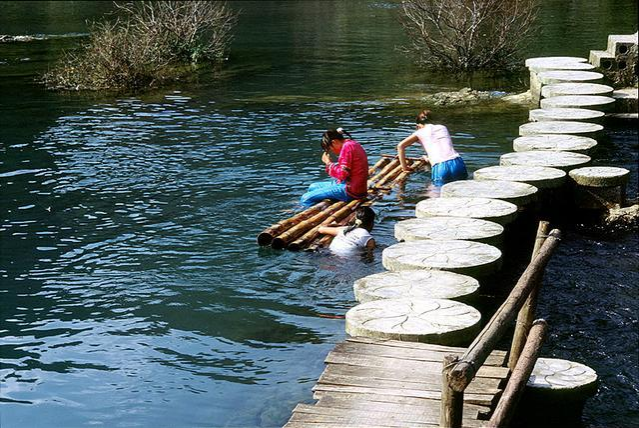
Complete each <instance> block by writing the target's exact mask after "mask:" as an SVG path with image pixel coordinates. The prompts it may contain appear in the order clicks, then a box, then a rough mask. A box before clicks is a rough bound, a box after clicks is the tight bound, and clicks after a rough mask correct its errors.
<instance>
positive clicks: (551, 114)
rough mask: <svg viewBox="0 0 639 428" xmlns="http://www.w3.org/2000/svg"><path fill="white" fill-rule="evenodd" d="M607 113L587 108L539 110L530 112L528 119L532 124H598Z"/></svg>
mask: <svg viewBox="0 0 639 428" xmlns="http://www.w3.org/2000/svg"><path fill="white" fill-rule="evenodd" d="M604 116H605V113H604V112H602V111H598V110H589V109H585V108H539V109H535V110H530V113H529V115H528V119H529V120H530V121H532V122H544V121H546V122H547V121H564V120H567V121H585V122H598V121H600V120H602V119H603V117H604Z"/></svg>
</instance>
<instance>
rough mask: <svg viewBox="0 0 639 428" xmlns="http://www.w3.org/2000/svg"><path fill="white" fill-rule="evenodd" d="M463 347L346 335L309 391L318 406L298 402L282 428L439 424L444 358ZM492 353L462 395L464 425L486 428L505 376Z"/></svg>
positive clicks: (502, 355) (501, 354)
mask: <svg viewBox="0 0 639 428" xmlns="http://www.w3.org/2000/svg"><path fill="white" fill-rule="evenodd" d="M464 351H465V349H464V348H453V347H448V346H439V345H429V344H424V343H415V342H402V341H397V340H378V339H369V338H364V337H351V338H349V339H347V340H346V341H345V342H343V343H339V344H337V345H336V346H335V349H334V350H333V351H331V352H330V353H329V354H328V356H327V357H326V364H327V367H326V369H325V370H324V373H322V375H321V377H320V378H319V380H318V382H317V385H315V387H314V388H313V391H314V398H315V399H316V400H318V401H317V403H315V404H313V405H310V404H298V405H297V407H295V409H294V410H293V415H292V416H291V418H290V420H289V421H288V423H287V424H286V425H285V426H284V427H285V428H320V427H321V428H338V427H340V428H343V427H353V428H382V427H386V428H401V427H410V428H419V427H436V426H439V411H440V398H441V384H442V382H441V376H442V375H441V371H442V361H443V359H444V355H449V354H456V355H462V354H463V353H464ZM505 360H506V352H505V351H494V352H493V353H492V354H491V355H490V356H489V357H488V359H487V361H486V363H485V364H484V366H482V367H481V368H480V369H479V371H478V374H477V376H476V378H475V379H474V380H473V381H472V382H471V383H470V385H469V386H468V388H467V389H466V392H465V394H464V420H463V425H464V427H482V426H485V424H486V419H488V417H489V415H490V413H491V412H492V411H493V409H494V407H495V405H496V404H497V400H498V399H499V396H500V394H501V392H502V387H503V385H504V384H505V381H506V379H507V377H508V375H509V373H510V372H509V370H508V368H506V367H503V365H504V363H505Z"/></svg>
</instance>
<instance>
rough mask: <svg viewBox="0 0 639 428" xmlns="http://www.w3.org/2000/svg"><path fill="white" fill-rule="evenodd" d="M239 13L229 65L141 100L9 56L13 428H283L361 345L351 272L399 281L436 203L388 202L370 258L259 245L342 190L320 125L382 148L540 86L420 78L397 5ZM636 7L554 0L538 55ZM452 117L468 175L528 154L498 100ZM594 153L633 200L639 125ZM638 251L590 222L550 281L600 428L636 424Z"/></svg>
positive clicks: (1, 178) (29, 6)
mask: <svg viewBox="0 0 639 428" xmlns="http://www.w3.org/2000/svg"><path fill="white" fill-rule="evenodd" d="M232 6H233V7H234V8H238V9H242V11H243V13H242V15H241V20H240V25H239V27H238V29H237V30H238V33H237V37H236V40H235V43H234V45H233V51H232V56H231V58H230V61H229V63H228V65H227V67H226V68H225V69H224V70H223V71H222V72H221V74H219V75H215V76H214V75H213V73H203V74H202V75H201V76H199V78H198V79H197V80H196V81H192V82H185V83H182V84H177V85H175V86H174V87H171V88H168V89H166V90H162V91H156V92H152V93H147V94H143V95H120V96H109V95H77V94H56V93H50V92H45V91H43V90H42V88H41V87H40V86H38V85H37V84H35V83H34V82H33V79H34V77H35V76H37V75H38V74H39V73H41V72H43V71H44V70H46V68H47V66H48V64H49V63H50V61H52V60H53V59H54V58H56V57H57V56H58V55H59V53H60V51H61V49H63V48H67V47H71V46H73V45H74V44H76V43H77V42H78V40H81V39H78V38H76V37H66V38H53V39H50V40H42V41H34V42H31V43H21V44H6V45H0V75H1V76H2V79H0V93H1V94H2V97H1V98H0V100H1V101H0V109H1V112H0V113H1V114H0V125H1V129H2V132H1V133H0V193H1V195H2V206H1V208H0V239H1V245H0V279H1V286H0V302H1V303H0V309H1V313H2V318H1V319H2V324H1V326H0V330H1V332H2V342H0V358H1V359H2V360H1V361H2V366H1V367H0V373H1V375H2V382H3V384H2V394H1V395H0V402H1V403H2V405H1V407H0V412H1V417H2V419H1V422H2V426H3V428H4V427H27V426H28V427H40V426H42V427H45V426H46V427H81V426H89V425H98V426H99V425H102V426H114V427H124V426H134V427H146V426H158V427H173V426H184V427H195V426H209V427H221V426H226V427H258V426H259V427H270V426H280V425H282V424H283V423H284V422H285V421H286V420H287V419H288V417H289V416H290V412H291V410H292V408H293V407H294V406H295V404H296V403H298V402H302V401H306V402H310V401H311V398H312V395H311V387H312V386H313V384H314V383H315V381H316V380H317V377H318V376H319V374H320V373H321V371H322V370H323V367H324V365H323V359H324V357H325V355H326V354H327V352H328V351H329V350H330V349H331V348H332V347H333V346H334V344H335V343H337V342H339V341H341V340H343V339H344V337H345V333H344V322H343V319H341V317H342V316H343V314H344V313H345V311H346V310H347V309H348V308H350V307H352V306H353V304H354V300H353V295H352V282H353V281H354V280H355V279H357V278H359V277H361V276H364V275H367V274H371V273H375V272H379V271H381V270H382V269H383V268H382V266H381V250H382V249H383V248H384V247H386V246H388V245H391V244H392V243H393V242H394V238H393V226H394V224H395V222H396V221H397V220H400V219H403V218H407V217H411V216H413V212H414V211H413V210H414V206H415V203H416V202H417V201H418V200H419V199H420V198H422V197H423V195H424V194H425V192H426V184H427V179H426V177H427V176H426V175H424V176H420V177H416V178H415V179H412V180H411V181H410V182H409V184H408V185H407V186H406V188H405V189H404V191H403V192H401V193H394V194H393V195H391V196H390V197H389V198H388V199H387V200H386V201H385V202H383V203H380V204H378V205H376V211H377V214H378V219H379V221H378V224H377V226H376V229H375V231H374V234H375V237H376V239H377V241H378V243H379V244H380V248H379V249H378V250H376V252H375V253H374V256H373V257H372V258H370V259H362V260H355V261H350V262H349V263H344V262H343V261H341V260H338V259H336V258H334V257H331V256H329V255H327V254H325V253H317V254H308V253H291V252H280V251H273V250H270V249H265V248H258V247H257V246H256V244H255V237H256V235H257V233H258V232H259V231H260V230H262V229H263V228H265V227H266V226H268V225H270V224H272V223H274V222H276V221H277V220H279V219H281V218H283V217H285V216H286V215H287V212H286V211H287V210H289V209H291V208H293V207H294V206H295V204H296V201H297V198H298V197H299V195H300V194H301V193H302V192H303V191H304V189H305V188H306V186H307V185H308V184H309V183H310V182H312V181H314V180H317V179H319V178H321V177H322V173H321V168H320V167H319V166H320V161H319V156H320V153H319V150H318V146H319V137H320V135H321V132H322V131H323V130H324V129H326V128H328V127H330V126H335V125H341V126H344V127H345V128H346V129H348V130H350V131H352V132H353V134H354V136H355V137H356V138H357V139H358V140H360V141H361V142H362V143H363V144H364V145H365V147H366V149H367V151H368V153H369V154H370V156H371V159H376V157H377V155H378V154H380V153H390V152H392V150H393V147H394V145H395V144H396V143H397V142H398V141H399V140H400V139H401V138H403V137H404V136H406V135H407V133H408V132H410V130H411V124H410V122H411V119H412V117H413V115H414V113H415V112H416V111H417V110H418V109H419V108H421V107H422V105H421V103H420V96H421V95H422V94H428V93H434V92H438V91H445V90H456V89H459V88H461V87H463V86H466V85H468V84H472V85H473V86H474V87H476V88H479V89H491V90H499V91H505V92H516V91H520V90H522V89H524V88H525V76H524V75H519V74H517V75H510V76H501V77H498V78H493V79H486V78H483V79H473V80H471V81H469V80H454V79H452V78H451V77H450V76H445V75H437V74H433V73H423V72H420V71H419V70H417V69H415V68H414V67H413V66H412V65H411V63H410V61H409V60H408V59H407V58H405V57H404V56H402V55H401V54H400V53H399V52H397V51H396V50H395V46H397V45H399V44H402V43H404V42H405V41H404V39H403V37H404V36H403V34H402V31H401V29H400V28H399V27H398V26H397V22H396V20H395V13H396V11H397V3H396V2H374V1H360V0H357V1H349V2H338V1H335V2H328V1H322V2H320V1H294V2H276V1H268V2H267V1H260V2H248V1H243V2H236V3H232ZM586 6H587V7H586ZM109 8H110V3H108V2H100V3H92V2H5V3H3V12H4V14H3V15H2V16H0V33H8V34H49V35H50V34H54V35H71V36H76V35H78V34H82V33H84V32H86V25H85V20H87V19H94V18H95V17H97V16H100V15H101V14H102V13H104V12H106V11H108V10H109ZM636 18H637V5H636V3H633V2H631V1H609V2H598V3H596V4H592V2H586V1H585V0H584V1H579V2H563V1H548V2H545V9H544V10H543V22H544V23H545V25H544V29H543V30H544V31H543V33H542V34H541V35H540V36H539V40H538V41H537V42H536V43H533V44H532V45H531V47H530V52H529V55H528V56H539V55H579V56H587V53H588V51H589V50H590V49H603V48H604V47H605V40H606V37H607V34H608V33H609V32H613V33H620V34H623V33H630V32H633V31H635V30H634V26H635V25H636ZM611 29H612V30H611ZM566 37H570V40H571V43H570V44H567V43H565V40H566ZM213 77H215V79H214V78H213ZM438 113H439V114H440V117H441V118H442V120H444V121H445V122H446V124H448V125H449V128H450V130H451V132H452V133H453V134H454V136H455V139H456V146H457V148H458V149H459V150H460V151H461V152H463V154H464V157H465V159H466V160H467V163H468V166H469V169H470V170H471V171H474V170H476V169H478V168H481V167H484V166H489V165H495V164H497V163H498V158H499V155H500V154H502V153H504V152H509V151H511V150H512V149H511V147H512V144H511V143H512V139H513V138H514V137H515V136H516V135H517V130H518V126H519V124H521V123H523V122H525V121H526V118H527V110H526V109H525V108H521V107H516V106H503V105H501V104H496V105H491V106H489V107H487V106H481V107H464V108H450V109H447V110H443V111H440V112H438ZM415 153H418V152H417V151H415ZM596 162H597V164H602V165H604V164H609V165H618V166H625V167H627V168H630V169H631V170H632V171H633V175H632V179H631V183H630V186H629V189H630V193H631V195H630V196H636V189H637V167H636V164H637V132H636V130H634V129H633V128H632V127H628V128H625V127H622V128H621V129H619V130H617V131H615V132H614V134H612V135H611V136H610V141H609V142H607V143H606V144H604V147H603V148H602V149H601V150H600V151H599V153H598V154H597V157H596ZM638 253H639V248H638V245H637V239H636V236H635V235H633V234H629V235H622V236H618V237H613V238H611V239H601V238H596V237H593V236H591V234H588V233H586V232H584V231H581V230H580V229H579V228H578V227H576V228H572V229H571V230H567V231H566V239H565V240H564V242H563V243H562V246H561V247H560V250H559V252H558V254H557V255H556V256H555V258H554V259H553V261H552V263H551V265H550V267H549V271H548V274H547V276H546V278H547V279H546V284H545V289H544V292H543V296H542V302H541V307H540V314H541V315H543V316H544V317H546V318H547V319H548V321H549V323H550V328H551V336H550V338H549V340H548V341H547V343H546V345H545V346H544V351H543V355H544V356H555V357H559V358H566V359H570V360H574V361H579V362H582V363H586V364H588V365H589V366H591V367H592V368H594V369H595V370H596V371H597V372H598V373H599V375H600V377H601V386H600V392H599V394H598V395H597V397H595V398H594V399H592V400H591V401H590V402H589V405H588V407H587V409H586V414H585V421H586V424H587V425H588V426H591V427H595V426H597V427H598V426H639V418H638V416H637V409H638V408H639V403H638V400H637V388H638V385H639V373H638V372H637V371H638V369H637V367H638V364H637V347H636V344H637V313H638V309H639V305H638V301H637V297H636V293H635V292H634V288H633V287H632V285H633V284H635V283H636V282H637V279H638V277H639V274H638V272H637V271H638V269H637V262H636V261H637V255H638ZM595 302H596V303H595Z"/></svg>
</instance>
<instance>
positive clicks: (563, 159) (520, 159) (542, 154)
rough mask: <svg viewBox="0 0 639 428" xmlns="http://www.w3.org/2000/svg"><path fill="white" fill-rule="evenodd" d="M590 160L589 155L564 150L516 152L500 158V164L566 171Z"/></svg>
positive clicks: (583, 164)
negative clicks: (543, 167)
mask: <svg viewBox="0 0 639 428" xmlns="http://www.w3.org/2000/svg"><path fill="white" fill-rule="evenodd" d="M589 162H590V156H588V155H584V154H581V153H573V152H564V151H557V152H555V151H530V152H514V153H506V154H504V155H501V157H500V158H499V163H500V165H532V166H546V167H550V168H559V169H562V170H564V171H569V170H571V169H574V168H578V167H582V166H585V165H586V164H588V163H589Z"/></svg>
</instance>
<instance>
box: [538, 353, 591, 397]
mask: <svg viewBox="0 0 639 428" xmlns="http://www.w3.org/2000/svg"><path fill="white" fill-rule="evenodd" d="M526 388H527V389H534V390H539V391H546V392H548V393H550V394H553V393H554V394H556V395H553V398H554V399H558V398H563V399H566V398H570V399H585V398H588V397H590V396H592V395H594V394H595V393H596V392H597V373H596V372H595V371H594V370H593V369H591V368H590V367H588V366H585V365H583V364H579V363H575V362H573V361H568V360H561V359H557V358H539V359H538V360H537V362H536V363H535V367H534V368H533V371H532V373H531V374H530V378H529V379H528V383H527V384H526ZM568 395H572V397H567V396H568Z"/></svg>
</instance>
